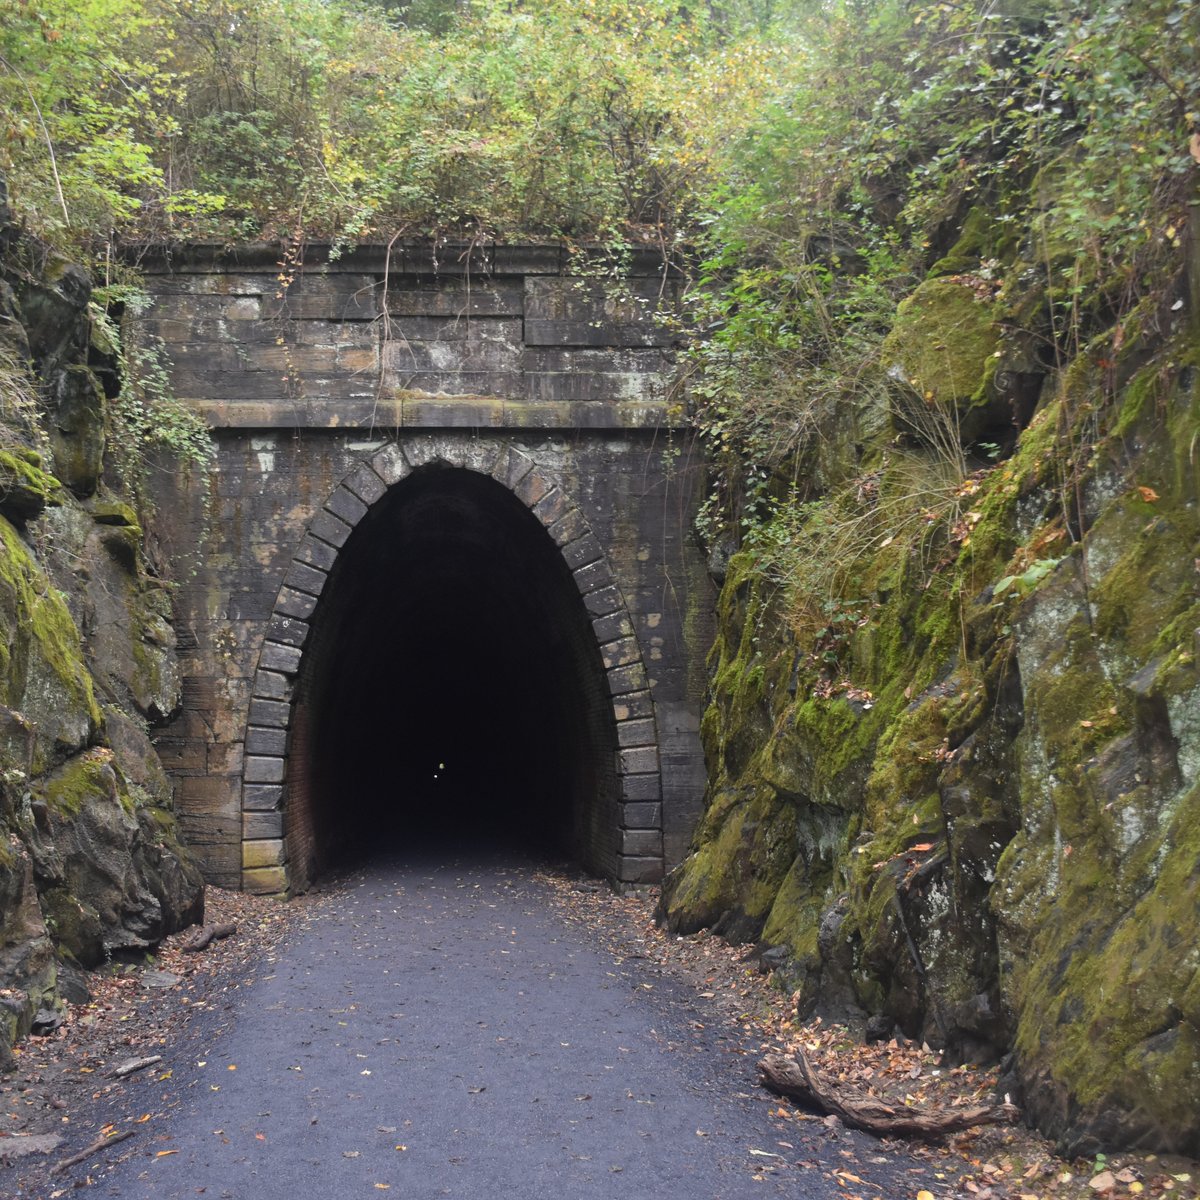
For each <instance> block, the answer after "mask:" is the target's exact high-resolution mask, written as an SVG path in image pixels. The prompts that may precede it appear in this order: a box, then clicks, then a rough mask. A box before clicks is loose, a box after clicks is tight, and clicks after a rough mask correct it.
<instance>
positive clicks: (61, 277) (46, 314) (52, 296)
mask: <svg viewBox="0 0 1200 1200" xmlns="http://www.w3.org/2000/svg"><path fill="white" fill-rule="evenodd" d="M91 295H92V281H91V279H90V278H89V277H88V274H87V272H86V271H85V270H84V269H83V268H82V267H80V266H79V265H78V264H76V263H73V262H70V261H69V260H68V259H65V258H63V257H62V256H61V255H52V256H50V257H49V258H48V259H47V260H46V266H45V268H44V270H43V272H42V275H41V277H40V278H34V277H32V276H28V275H22V276H21V277H20V279H19V282H18V287H17V303H18V306H19V310H20V314H21V324H22V325H23V326H24V329H25V332H26V335H27V337H28V339H29V350H30V353H31V354H32V356H33V360H34V364H35V366H36V368H37V370H38V373H39V374H40V375H41V376H42V378H43V379H46V380H48V379H49V378H50V376H51V375H52V374H53V373H54V371H55V370H56V369H57V368H58V367H60V366H61V365H63V364H64V363H70V362H83V361H84V360H85V359H86V357H87V346H88V341H89V338H90V329H91V322H90V321H89V320H88V318H87V306H88V301H89V300H90V299H91Z"/></svg>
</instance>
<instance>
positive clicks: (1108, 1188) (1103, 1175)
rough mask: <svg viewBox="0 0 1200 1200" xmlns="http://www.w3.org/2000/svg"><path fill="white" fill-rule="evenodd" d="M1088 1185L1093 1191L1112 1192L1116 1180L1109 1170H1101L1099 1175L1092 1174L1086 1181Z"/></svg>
mask: <svg viewBox="0 0 1200 1200" xmlns="http://www.w3.org/2000/svg"><path fill="white" fill-rule="evenodd" d="M1088 1187H1090V1188H1091V1189H1092V1191H1093V1192H1112V1191H1115V1190H1116V1187H1117V1181H1116V1178H1115V1177H1114V1175H1113V1173H1112V1172H1111V1171H1101V1172H1100V1174H1099V1175H1093V1176H1092V1178H1091V1179H1090V1180H1089V1181H1088Z"/></svg>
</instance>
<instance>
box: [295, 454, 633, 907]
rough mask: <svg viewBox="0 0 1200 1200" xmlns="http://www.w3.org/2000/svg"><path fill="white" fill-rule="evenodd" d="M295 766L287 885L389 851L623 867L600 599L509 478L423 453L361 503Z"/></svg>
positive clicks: (317, 617)
mask: <svg viewBox="0 0 1200 1200" xmlns="http://www.w3.org/2000/svg"><path fill="white" fill-rule="evenodd" d="M310 628H311V633H310V635H309V641H308V645H307V647H306V649H305V653H304V658H303V661H302V664H301V671H300V676H299V678H298V680H297V689H296V696H295V700H294V704H293V713H292V722H291V734H290V739H289V749H288V763H287V776H286V778H287V807H286V814H285V831H286V835H287V844H288V856H289V874H290V877H291V883H292V886H293V887H294V888H304V887H307V886H308V885H309V884H311V883H312V882H313V881H314V880H315V879H316V878H317V877H318V876H319V875H320V874H321V873H322V872H324V871H325V870H326V869H328V868H330V867H333V866H338V865H342V864H344V863H345V862H346V861H347V860H354V859H357V858H361V857H366V856H368V855H371V854H374V853H377V852H380V851H383V852H387V853H397V852H398V853H401V854H404V853H409V852H417V853H421V854H427V853H429V852H430V851H431V850H433V851H436V852H438V853H443V852H446V851H449V852H457V851H460V850H465V849H469V850H478V849H487V850H489V851H494V850H496V849H508V850H513V851H516V852H518V853H520V854H522V855H528V854H531V853H532V854H540V855H547V856H554V857H556V858H564V857H565V858H569V859H571V860H573V861H574V862H575V863H577V864H578V865H580V866H581V867H583V868H585V869H587V870H589V871H591V872H592V873H594V874H607V873H610V870H611V864H612V861H613V859H614V856H615V842H616V837H617V831H616V824H617V822H616V820H615V811H616V804H617V794H618V786H617V778H616V734H615V728H614V720H613V713H612V706H611V702H610V700H609V696H608V690H607V686H606V679H605V673H604V667H603V663H602V661H601V657H600V651H599V647H598V646H597V644H596V640H595V636H594V634H593V632H592V629H591V625H590V622H589V620H588V614H587V610H586V608H585V607H584V605H583V603H582V600H581V598H580V595H579V592H578V590H577V588H576V587H575V583H574V580H573V578H572V576H571V573H570V571H569V570H568V568H567V565H566V563H565V562H564V561H563V559H562V556H561V554H560V553H559V551H558V548H557V547H556V546H555V544H554V541H553V539H552V538H551V537H550V536H549V534H548V533H547V532H546V530H545V529H544V528H543V527H542V525H541V524H540V522H539V521H538V520H537V518H536V517H535V516H534V515H533V514H532V513H530V512H529V510H528V509H527V508H526V507H525V505H524V504H523V503H522V502H521V501H520V500H519V499H518V498H517V497H516V496H514V495H513V494H512V493H511V492H510V491H509V490H508V489H507V488H505V487H504V486H502V485H501V484H499V483H497V482H496V481H494V480H493V479H491V478H490V477H487V476H484V475H480V474H478V473H476V472H473V471H469V470H462V469H458V468H451V467H440V466H429V467H425V468H422V469H420V470H418V471H416V472H414V473H413V474H412V475H410V476H408V477H407V478H406V479H404V480H402V481H401V482H400V483H398V484H396V485H394V486H393V487H392V488H391V489H390V490H389V491H388V492H387V494H386V495H385V496H383V497H382V498H381V499H380V500H379V501H377V502H376V504H375V505H374V506H373V507H372V508H371V510H370V511H369V512H368V513H367V514H366V515H365V516H364V517H363V518H362V520H361V521H360V522H359V524H358V526H357V527H356V528H355V530H354V532H353V533H352V534H351V536H350V538H349V539H348V540H347V542H346V544H345V546H344V547H343V548H342V550H341V551H340V552H339V554H338V558H337V561H336V563H335V564H334V567H333V569H332V571H331V573H330V577H329V581H328V583H327V584H326V586H325V589H324V593H323V595H322V597H321V600H320V603H319V605H318V607H317V610H316V612H315V613H314V615H313V617H312V620H311V622H310Z"/></svg>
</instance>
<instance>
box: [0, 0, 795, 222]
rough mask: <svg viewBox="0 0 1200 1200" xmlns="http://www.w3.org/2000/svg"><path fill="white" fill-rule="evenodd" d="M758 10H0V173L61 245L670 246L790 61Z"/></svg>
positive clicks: (467, 3)
mask: <svg viewBox="0 0 1200 1200" xmlns="http://www.w3.org/2000/svg"><path fill="white" fill-rule="evenodd" d="M769 7H770V6H769V5H767V6H763V5H762V4H760V3H757V2H752V0H744V2H739V3H735V4H733V5H730V6H728V8H727V9H726V10H725V11H723V12H722V14H721V16H720V18H719V19H718V18H710V17H709V16H708V15H707V12H706V10H704V9H700V10H696V9H694V8H692V7H691V6H687V5H684V4H683V3H680V0H647V2H646V3H644V4H641V5H639V6H637V7H631V6H630V5H628V4H626V3H623V2H618V0H588V2H587V3H583V4H576V3H573V2H570V0H530V2H527V3H521V4H510V3H508V2H507V0H461V2H459V3H452V2H451V0H417V2H413V3H403V4H401V3H391V4H386V5H383V6H381V7H378V8H373V7H370V6H366V5H362V4H358V3H355V2H354V0H331V2H325V0H264V2H263V3H255V4H251V3H248V2H243V0H200V2H199V3H190V2H189V3H184V2H183V0H150V2H149V3H145V4H141V3H138V4H134V3H132V0H48V3H47V4H44V5H42V6H40V7H39V8H38V9H37V10H34V9H33V8H32V7H31V6H30V5H29V4H28V3H26V2H25V0H0V18H2V19H0V53H2V54H3V55H4V64H3V66H2V67H0V96H2V98H3V100H4V101H5V102H6V103H5V108H6V110H7V111H8V112H9V113H11V114H12V115H11V117H10V127H9V129H8V137H7V139H6V140H4V141H0V146H5V147H6V149H3V150H0V169H4V170H6V171H7V172H8V173H9V174H10V176H11V177H12V184H13V191H14V194H15V195H16V196H17V197H18V198H20V199H21V202H22V203H23V204H24V205H25V206H26V208H25V211H26V214H27V216H28V217H29V218H30V219H31V220H33V221H34V222H35V223H36V224H37V225H38V226H39V227H40V229H41V230H42V231H43V232H47V233H51V234H53V235H55V236H58V237H60V238H61V237H63V236H65V234H66V230H68V229H70V230H74V231H75V234H76V236H77V237H78V236H81V235H82V232H83V231H84V230H87V231H91V232H92V233H93V234H99V235H100V236H101V238H103V237H105V236H107V235H108V234H109V233H110V231H111V230H114V229H116V230H120V231H123V232H126V233H134V234H136V235H138V236H154V237H161V236H197V235H213V236H234V237H247V236H271V235H274V234H277V233H280V232H286V233H289V234H291V233H293V232H295V231H296V230H301V231H303V232H304V233H306V234H309V235H313V236H325V237H331V238H335V239H336V238H339V237H340V238H356V237H367V236H375V237H384V238H386V237H390V236H391V235H392V234H394V233H395V232H396V231H397V230H398V229H404V230H410V231H414V232H415V231H442V230H448V229H458V230H468V231H474V232H478V233H480V234H487V235H490V234H497V233H523V234H537V233H544V234H551V235H555V236H559V235H561V236H568V237H577V238H597V237H605V238H609V237H611V236H613V235H614V233H615V234H616V235H617V236H618V237H619V238H620V239H624V238H626V237H628V236H629V235H630V234H634V235H635V236H640V237H642V238H649V239H652V240H653V241H654V242H656V243H662V244H664V245H669V244H672V243H673V242H674V240H675V237H676V235H677V233H678V232H679V230H680V229H681V228H682V227H683V226H684V225H685V224H686V221H685V218H686V215H687V213H688V212H690V210H691V208H692V207H693V206H694V200H695V196H696V195H697V193H698V190H700V189H702V188H707V187H708V186H709V185H710V183H711V177H710V175H709V174H708V169H709V166H710V150H711V147H712V146H713V145H714V144H715V143H716V141H717V140H718V139H720V138H723V137H727V136H729V130H730V128H731V125H732V126H740V124H741V123H742V118H743V115H744V114H745V113H746V112H747V111H749V109H750V108H752V107H753V105H754V103H755V97H756V95H757V94H758V92H759V91H760V90H761V86H762V83H763V81H764V80H765V79H767V78H768V77H769V76H770V73H771V71H772V70H773V69H774V66H775V64H777V63H778V61H779V60H780V59H781V58H782V57H783V56H784V51H783V50H782V49H781V48H780V47H779V45H778V44H777V39H774V40H773V39H772V38H771V37H770V36H769V33H770V22H769V20H768V17H767V14H768V13H769ZM718 105H719V106H720V108H719V109H718Z"/></svg>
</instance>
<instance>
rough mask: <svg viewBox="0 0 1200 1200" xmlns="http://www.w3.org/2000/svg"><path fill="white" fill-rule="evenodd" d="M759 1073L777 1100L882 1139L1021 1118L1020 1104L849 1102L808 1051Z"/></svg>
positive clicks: (771, 1058) (773, 1060)
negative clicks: (913, 1105)
mask: <svg viewBox="0 0 1200 1200" xmlns="http://www.w3.org/2000/svg"><path fill="white" fill-rule="evenodd" d="M758 1072H759V1076H760V1078H761V1081H762V1084H763V1086H764V1087H765V1088H767V1090H768V1091H771V1092H774V1093H775V1094H776V1095H777V1096H786V1097H787V1098H788V1099H790V1100H798V1101H800V1103H802V1104H804V1105H806V1106H808V1107H811V1108H815V1109H817V1110H818V1111H819V1112H824V1113H832V1114H833V1115H835V1116H837V1117H839V1118H841V1120H842V1122H843V1124H845V1125H848V1126H849V1127H850V1128H852V1129H863V1130H866V1132H867V1133H873V1134H875V1135H876V1136H878V1137H917V1138H932V1137H939V1136H941V1135H942V1134H946V1133H957V1132H959V1131H960V1130H963V1129H971V1128H973V1127H974V1126H976V1125H1007V1124H1010V1123H1012V1122H1013V1121H1015V1120H1016V1119H1017V1117H1018V1116H1019V1115H1020V1114H1019V1112H1018V1110H1017V1108H1016V1107H1015V1105H1012V1104H1007V1103H1005V1104H988V1105H980V1106H978V1107H976V1108H955V1109H949V1108H942V1109H927V1110H920V1109H913V1108H907V1107H905V1106H904V1105H900V1106H893V1105H891V1104H887V1103H885V1102H884V1101H882V1100H878V1099H875V1098H874V1097H871V1096H862V1097H855V1098H853V1099H850V1098H849V1097H845V1098H843V1097H840V1096H838V1095H837V1093H836V1092H835V1090H834V1089H833V1088H832V1087H830V1086H829V1085H828V1084H827V1083H825V1082H823V1081H822V1079H821V1077H820V1076H819V1075H818V1074H817V1073H816V1071H814V1070H813V1068H812V1066H811V1064H810V1063H809V1061H808V1059H807V1058H805V1057H804V1052H803V1051H802V1050H797V1051H796V1052H795V1056H794V1057H788V1056H785V1055H783V1054H768V1055H767V1056H766V1058H764V1059H763V1060H762V1061H761V1062H760V1063H759V1064H758Z"/></svg>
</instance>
